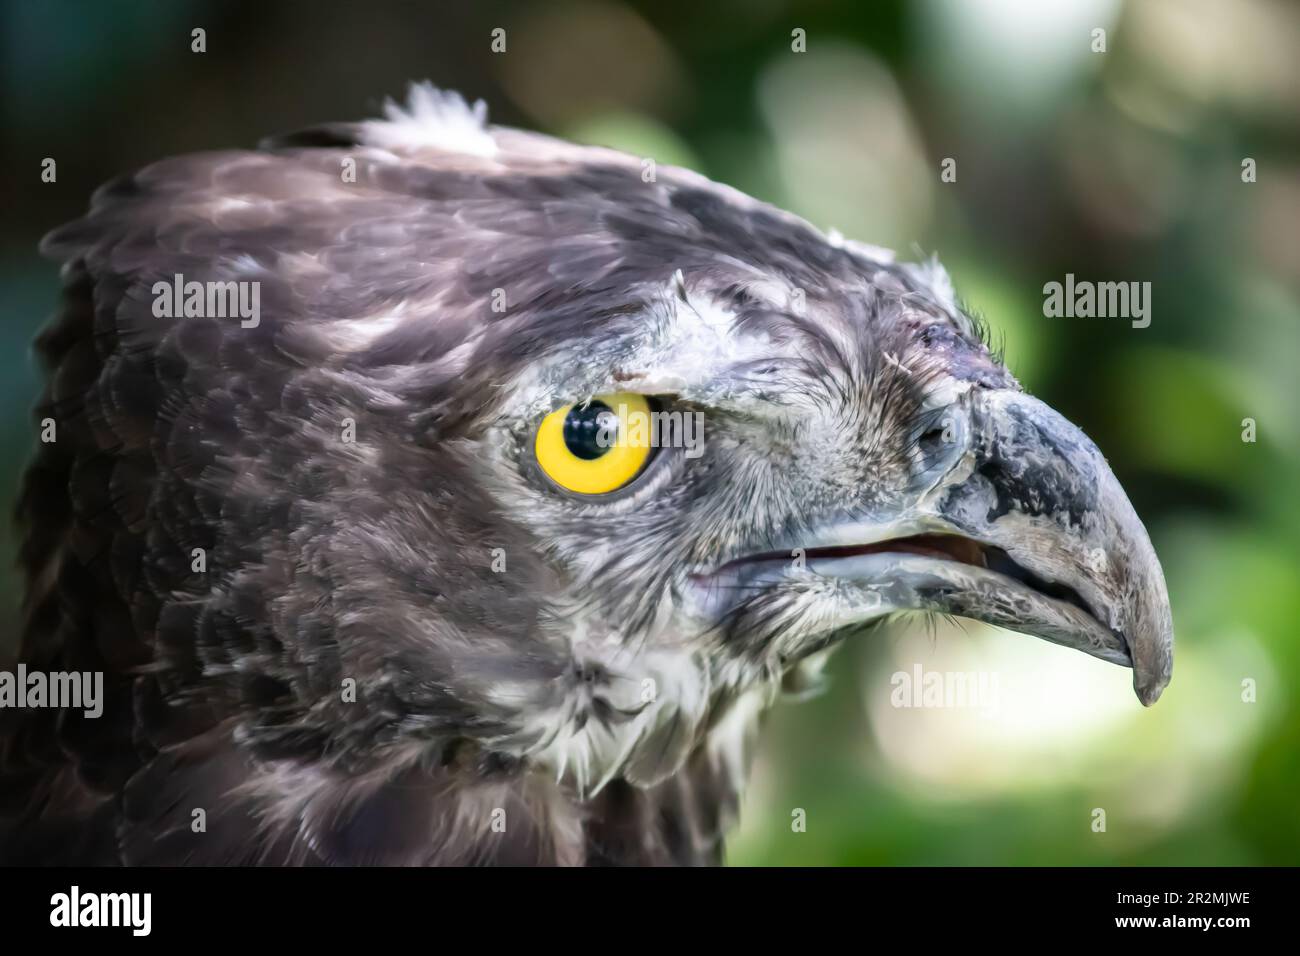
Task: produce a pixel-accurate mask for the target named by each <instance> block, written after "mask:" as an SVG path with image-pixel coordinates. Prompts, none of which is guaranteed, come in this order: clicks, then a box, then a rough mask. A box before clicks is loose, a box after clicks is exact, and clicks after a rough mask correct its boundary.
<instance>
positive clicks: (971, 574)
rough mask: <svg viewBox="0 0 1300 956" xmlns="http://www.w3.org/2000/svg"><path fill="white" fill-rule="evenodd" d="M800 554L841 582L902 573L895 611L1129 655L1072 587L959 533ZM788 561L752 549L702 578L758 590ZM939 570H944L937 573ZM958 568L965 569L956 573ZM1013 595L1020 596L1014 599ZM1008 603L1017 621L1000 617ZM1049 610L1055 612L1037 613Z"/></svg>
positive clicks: (1111, 655) (1123, 658) (1107, 655)
mask: <svg viewBox="0 0 1300 956" xmlns="http://www.w3.org/2000/svg"><path fill="white" fill-rule="evenodd" d="M802 556H803V560H804V563H805V564H806V565H807V566H809V567H810V568H811V569H813V570H814V571H815V572H816V573H818V574H821V575H828V576H831V577H839V576H841V574H842V573H843V572H845V571H847V572H848V576H849V577H857V574H855V573H854V572H853V571H852V570H851V569H854V568H856V569H863V568H868V569H869V570H870V572H872V573H879V574H880V575H882V577H884V578H885V579H888V578H889V577H891V576H902V577H903V578H905V579H907V580H908V581H909V582H912V583H914V585H915V590H914V591H913V592H912V593H914V594H916V593H919V594H920V598H919V599H918V600H916V601H915V603H913V601H911V600H904V601H902V602H899V605H901V606H903V607H906V606H909V605H910V606H914V607H917V608H918V609H921V608H926V607H929V608H931V609H935V610H942V611H946V612H948V613H953V614H956V615H958V616H961V617H969V618H973V619H975V620H983V621H986V622H988V623H992V624H996V625H999V626H1003V627H1009V628H1011V629H1013V630H1029V631H1030V632H1031V633H1036V634H1038V636H1040V637H1046V638H1047V639H1048V640H1052V641H1055V642H1056V643H1062V644H1066V645H1068V646H1072V647H1078V648H1079V649H1082V650H1085V651H1087V652H1088V653H1092V654H1095V655H1096V656H1100V657H1103V658H1104V659H1106V660H1111V661H1113V662H1115V663H1125V664H1127V663H1128V660H1129V657H1130V650H1129V647H1128V641H1127V639H1126V638H1125V636H1124V634H1123V633H1121V632H1120V631H1117V630H1115V629H1114V628H1112V627H1110V626H1109V625H1108V624H1107V623H1106V618H1105V617H1103V616H1102V615H1101V614H1099V613H1097V611H1096V610H1095V609H1094V608H1093V607H1092V606H1091V605H1090V604H1089V603H1088V601H1087V600H1085V599H1084V597H1083V596H1082V595H1081V594H1080V593H1079V592H1078V591H1077V590H1076V589H1075V588H1073V587H1071V586H1070V585H1068V584H1064V583H1062V582H1059V581H1051V580H1048V579H1046V578H1044V577H1042V576H1041V575H1038V574H1035V573H1034V572H1033V571H1032V570H1030V569H1029V568H1026V567H1024V566H1023V565H1022V564H1020V563H1018V562H1017V561H1016V560H1015V559H1013V558H1012V557H1011V555H1010V554H1008V553H1007V551H1005V550H1004V549H1003V548H1000V547H997V546H996V545H990V544H985V543H982V542H979V541H975V540H973V539H971V538H967V537H964V536H962V535H959V534H916V535H908V536H904V537H898V538H887V539H884V540H880V541H874V542H871V543H868V544H841V545H826V546H819V547H810V548H805V549H802ZM918 558H919V559H922V563H921V564H918V563H917V561H916V559H918ZM791 564H792V552H791V551H788V550H786V551H767V552H759V553H755V554H750V555H745V556H743V557H740V558H735V559H733V560H731V561H729V562H727V563H726V564H724V565H723V566H722V567H720V568H718V569H717V570H716V571H715V572H713V575H710V576H709V577H710V578H712V579H713V580H715V581H716V580H718V579H719V577H721V578H723V579H726V580H731V581H733V582H735V583H736V584H740V586H741V588H742V590H744V589H746V588H749V589H761V588H763V587H765V586H770V585H772V584H773V583H775V582H776V581H778V580H779V579H780V578H781V577H783V576H784V575H783V574H782V571H783V569H785V568H789V567H790V566H791ZM944 568H949V569H951V571H950V572H948V573H946V574H945V573H944V572H943V569H944ZM959 568H966V569H969V570H967V571H959V570H958V569H959ZM870 576H871V575H870V574H869V575H868V577H870ZM876 580H877V581H879V580H880V578H877V579H876ZM979 582H984V585H983V586H981V585H980V583H979ZM989 585H991V586H992V591H995V592H998V593H1000V594H1002V596H1003V597H1002V599H1000V600H997V601H993V602H992V607H990V606H989V595H990V593H991V591H990V589H989ZM1017 594H1019V595H1022V596H1023V597H1022V598H1020V599H1017V598H1016V597H1015V595H1017ZM1026 602H1030V603H1032V605H1033V606H1036V607H1038V608H1039V611H1040V612H1042V613H1046V614H1047V618H1048V619H1049V620H1040V621H1038V622H1037V623H1039V624H1045V625H1046V626H1045V627H1041V628H1040V627H1033V626H1029V627H1024V626H1023V625H1032V623H1034V619H1035V615H1034V614H1033V613H1032V612H1031V611H1027V610H1026V608H1029V607H1030V603H1026ZM899 605H895V606H899ZM1012 606H1014V607H1015V608H1016V610H1017V611H1018V612H1020V613H1021V614H1022V615H1023V617H1022V618H1017V616H1016V615H1014V614H1011V613H1007V609H1008V608H1009V607H1012ZM1049 607H1050V608H1056V611H1054V612H1048V611H1045V609H1046V608H1049ZM1018 625H1021V626H1018Z"/></svg>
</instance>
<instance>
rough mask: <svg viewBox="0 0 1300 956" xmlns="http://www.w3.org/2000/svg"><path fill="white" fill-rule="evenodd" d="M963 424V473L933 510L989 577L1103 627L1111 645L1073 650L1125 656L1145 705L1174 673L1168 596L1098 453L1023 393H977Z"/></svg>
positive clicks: (941, 490)
mask: <svg viewBox="0 0 1300 956" xmlns="http://www.w3.org/2000/svg"><path fill="white" fill-rule="evenodd" d="M970 424H971V436H970V443H969V448H970V468H969V472H968V473H967V474H965V476H964V477H963V478H961V479H960V480H955V481H947V482H944V483H942V484H941V485H940V487H938V488H936V489H935V492H936V494H935V495H934V497H933V499H932V500H933V507H934V512H935V515H936V516H937V517H938V518H940V519H941V520H942V521H943V522H944V523H946V524H948V525H950V526H951V527H952V529H953V530H955V531H956V532H957V533H959V534H961V535H963V536H965V537H968V538H970V539H972V540H974V541H976V542H979V543H980V544H981V545H983V546H984V549H983V550H984V552H985V555H986V564H987V566H988V567H989V568H990V569H991V570H993V571H995V572H999V573H1003V574H1004V575H1005V576H1008V577H1012V578H1014V579H1016V580H1018V581H1020V582H1021V583H1022V584H1025V585H1027V586H1028V587H1029V588H1030V589H1031V590H1033V591H1036V592H1038V593H1040V594H1043V595H1046V596H1049V597H1051V598H1053V599H1054V600H1057V601H1064V602H1066V603H1068V604H1073V605H1076V606H1078V608H1079V610H1081V611H1085V612H1086V613H1087V614H1088V616H1090V617H1092V618H1093V619H1094V620H1095V622H1096V623H1099V624H1101V625H1102V626H1104V627H1105V628H1106V629H1108V630H1109V631H1110V636H1111V637H1113V638H1114V640H1113V641H1112V640H1107V639H1105V638H1104V637H1102V635H1098V634H1095V633H1092V634H1091V639H1090V640H1089V641H1088V642H1087V645H1092V644H1093V641H1094V640H1095V639H1097V638H1101V640H1100V643H1099V644H1097V645H1096V646H1095V648H1094V647H1093V646H1081V649H1083V650H1089V651H1091V652H1093V653H1096V654H1097V656H1100V657H1105V658H1106V659H1108V660H1115V659H1117V657H1119V656H1120V655H1119V654H1118V653H1117V652H1122V658H1121V662H1122V663H1125V664H1128V665H1129V666H1131V667H1132V668H1133V687H1134V690H1135V691H1136V692H1137V696H1138V699H1139V700H1141V701H1142V703H1143V704H1147V705H1150V704H1152V703H1154V702H1155V700H1156V699H1157V698H1158V697H1159V696H1160V693H1161V691H1163V690H1164V688H1165V686H1166V685H1167V684H1168V683H1169V678H1170V674H1171V673H1172V670H1173V643H1174V637H1173V618H1172V615H1171V613H1170V610H1169V595H1168V592H1167V591H1166V588H1165V579H1164V573H1163V572H1162V571H1161V568H1160V561H1159V559H1158V558H1157V557H1156V553H1155V549H1154V548H1153V547H1152V546H1151V539H1150V538H1149V537H1148V536H1147V532H1146V528H1144V527H1143V525H1142V521H1141V520H1140V519H1139V518H1138V516H1137V513H1136V512H1135V511H1134V510H1133V506H1132V504H1131V503H1130V502H1129V500H1128V496H1127V495H1125V494H1124V489H1123V488H1121V487H1120V484H1119V481H1118V480H1117V479H1116V478H1115V475H1114V473H1113V472H1112V471H1111V470H1110V466H1109V465H1107V463H1106V459H1105V457H1104V456H1103V455H1102V453H1101V452H1100V451H1099V450H1098V448H1097V446H1096V445H1094V444H1093V443H1092V441H1091V440H1090V439H1089V438H1088V436H1087V435H1085V434H1084V433H1083V432H1082V431H1080V430H1079V429H1078V428H1076V427H1075V426H1074V425H1072V424H1071V423H1070V422H1069V421H1067V420H1066V419H1065V418H1063V417H1062V416H1061V415H1060V414H1058V413H1057V412H1056V411H1055V410H1053V409H1052V408H1050V407H1049V406H1047V405H1045V404H1043V403H1042V402H1040V401H1039V400H1038V399H1036V398H1032V397H1031V396H1029V395H1026V394H1024V393H1022V392H1013V391H991V392H982V393H980V394H978V395H977V396H976V397H975V400H974V402H973V407H972V413H971V420H970ZM954 477H955V476H954ZM1027 610H1029V609H1027ZM1027 616H1028V618H1029V620H1027V621H1024V622H1022V623H1021V624H1020V625H1019V629H1021V630H1031V631H1032V630H1033V627H1032V624H1033V623H1034V621H1033V618H1034V616H1035V615H1034V614H1033V613H1032V610H1030V613H1028V615H1027ZM1026 624H1028V625H1031V626H1028V627H1026ZM1008 626H1016V625H1014V624H1011V625H1008ZM1095 630H1096V629H1095V628H1093V627H1088V628H1085V629H1084V631H1085V634H1087V632H1095ZM1043 636H1046V637H1052V635H1047V634H1045V635H1043ZM1080 636H1085V635H1080ZM1062 643H1074V642H1073V641H1069V640H1067V641H1063V642H1062ZM1076 646H1078V645H1076Z"/></svg>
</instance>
